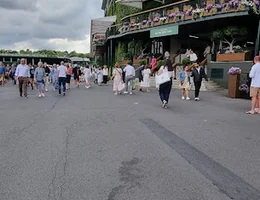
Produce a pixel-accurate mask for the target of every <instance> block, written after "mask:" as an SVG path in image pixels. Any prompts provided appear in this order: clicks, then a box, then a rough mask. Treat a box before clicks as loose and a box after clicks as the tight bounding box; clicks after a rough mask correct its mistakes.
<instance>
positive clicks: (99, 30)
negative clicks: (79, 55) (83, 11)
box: [90, 16, 116, 52]
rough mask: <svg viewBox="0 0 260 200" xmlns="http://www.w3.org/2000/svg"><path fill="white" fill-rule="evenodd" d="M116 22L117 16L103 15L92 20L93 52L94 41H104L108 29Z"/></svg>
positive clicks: (91, 41)
mask: <svg viewBox="0 0 260 200" xmlns="http://www.w3.org/2000/svg"><path fill="white" fill-rule="evenodd" d="M115 22H116V16H109V17H102V18H97V19H92V20H91V30H90V34H91V36H90V49H91V52H92V51H93V49H92V44H93V42H98V41H95V40H100V42H101V41H104V40H105V36H106V31H107V29H108V28H109V27H110V26H111V25H112V24H113V23H115Z"/></svg>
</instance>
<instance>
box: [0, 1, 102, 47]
mask: <svg viewBox="0 0 260 200" xmlns="http://www.w3.org/2000/svg"><path fill="white" fill-rule="evenodd" d="M101 2H102V0H0V13H1V26H0V49H16V50H21V49H33V50H37V49H52V50H62V51H63V50H67V51H72V50H75V51H77V52H89V48H90V47H89V45H90V44H89V43H90V38H89V34H90V19H93V18H99V17H103V15H104V12H103V11H102V10H101Z"/></svg>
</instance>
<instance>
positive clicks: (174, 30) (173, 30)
mask: <svg viewBox="0 0 260 200" xmlns="http://www.w3.org/2000/svg"><path fill="white" fill-rule="evenodd" d="M178 34H179V25H174V26H170V27H166V28H155V29H152V30H151V31H150V38H156V37H163V36H168V35H178Z"/></svg>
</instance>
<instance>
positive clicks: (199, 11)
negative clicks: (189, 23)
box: [120, 0, 260, 33]
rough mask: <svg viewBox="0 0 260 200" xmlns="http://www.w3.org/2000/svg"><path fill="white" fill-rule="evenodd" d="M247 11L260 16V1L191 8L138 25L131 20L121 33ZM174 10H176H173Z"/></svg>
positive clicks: (243, 0)
mask: <svg viewBox="0 0 260 200" xmlns="http://www.w3.org/2000/svg"><path fill="white" fill-rule="evenodd" d="M246 9H251V10H252V11H253V12H254V13H255V14H258V15H260V3H259V1H258V0H254V1H251V0H242V1H238V0H233V1H229V2H228V3H223V4H209V5H207V6H206V7H204V8H196V9H194V8H192V7H191V8H189V9H188V10H186V11H185V12H181V11H171V12H170V13H168V15H166V16H163V17H158V16H156V17H154V18H151V17H149V19H145V20H143V21H142V22H140V23H136V20H135V19H131V23H130V24H129V27H128V28H126V27H124V29H122V27H120V30H121V31H120V33H122V32H124V31H129V30H136V29H139V28H148V27H151V26H159V25H163V24H167V23H175V22H178V21H182V20H191V19H197V18H201V17H207V16H211V15H215V14H220V13H221V12H224V13H225V12H237V11H244V10H246ZM173 10H174V9H173Z"/></svg>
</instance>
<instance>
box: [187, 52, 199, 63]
mask: <svg viewBox="0 0 260 200" xmlns="http://www.w3.org/2000/svg"><path fill="white" fill-rule="evenodd" d="M188 57H189V58H190V62H191V63H196V61H197V60H198V56H197V55H196V53H194V52H193V51H192V50H190V54H189V55H188Z"/></svg>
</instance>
